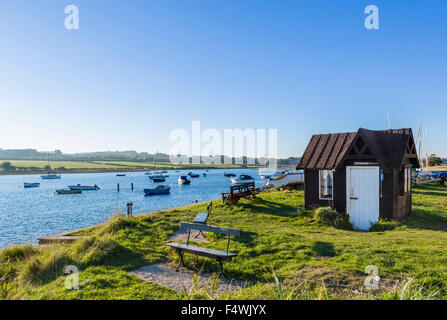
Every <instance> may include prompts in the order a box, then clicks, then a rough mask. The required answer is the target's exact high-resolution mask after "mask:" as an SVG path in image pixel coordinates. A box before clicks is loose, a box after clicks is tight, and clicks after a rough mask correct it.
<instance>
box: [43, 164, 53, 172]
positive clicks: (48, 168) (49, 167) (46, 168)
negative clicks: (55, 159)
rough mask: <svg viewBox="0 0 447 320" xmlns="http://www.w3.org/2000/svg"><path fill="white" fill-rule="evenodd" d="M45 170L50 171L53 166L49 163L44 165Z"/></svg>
mask: <svg viewBox="0 0 447 320" xmlns="http://www.w3.org/2000/svg"><path fill="white" fill-rule="evenodd" d="M43 170H44V171H50V170H51V166H50V165H49V164H47V165H46V166H45V167H43Z"/></svg>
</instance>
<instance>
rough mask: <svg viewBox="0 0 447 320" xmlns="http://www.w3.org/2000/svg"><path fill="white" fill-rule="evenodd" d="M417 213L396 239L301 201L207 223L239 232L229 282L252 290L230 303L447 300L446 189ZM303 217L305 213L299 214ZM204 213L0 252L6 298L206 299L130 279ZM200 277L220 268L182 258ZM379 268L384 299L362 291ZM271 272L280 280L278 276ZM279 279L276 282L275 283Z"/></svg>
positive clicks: (254, 206) (247, 206) (122, 221)
mask: <svg viewBox="0 0 447 320" xmlns="http://www.w3.org/2000/svg"><path fill="white" fill-rule="evenodd" d="M413 202H414V206H413V213H412V215H411V217H410V218H409V219H408V220H407V221H406V222H403V223H388V224H384V225H387V226H388V227H390V228H393V229H392V230H387V231H381V232H369V233H365V232H354V231H349V230H340V229H336V228H334V227H332V226H330V225H325V224H321V223H318V222H316V221H315V219H314V216H313V213H314V212H313V211H306V210H303V203H304V199H303V192H302V191H296V190H285V191H272V192H266V193H262V194H260V195H259V196H258V198H257V199H255V200H243V201H241V202H240V203H239V205H238V206H236V207H231V206H224V205H222V204H221V201H218V200H216V201H214V208H213V212H212V215H211V216H210V219H209V221H208V222H209V223H210V224H212V225H217V226H226V227H232V228H239V229H241V230H242V231H243V233H242V236H241V237H240V238H234V239H233V240H232V244H231V245H230V249H231V251H232V252H238V253H239V256H238V257H237V258H236V259H235V260H233V261H232V262H229V263H226V264H225V269H226V276H227V277H228V278H232V279H237V280H243V281H246V282H247V286H246V288H244V289H242V290H241V291H239V292H236V293H234V294H232V295H231V296H228V295H223V296H220V297H218V298H228V297H229V298H232V299H286V298H289V299H445V298H446V296H447V268H446V265H447V250H446V243H447V232H446V231H444V230H447V187H446V186H439V185H434V184H430V185H422V186H417V187H414V189H413ZM297 209H299V210H297ZM204 210H205V204H203V203H201V204H196V205H192V206H188V207H183V208H177V209H172V210H167V211H161V212H156V213H153V214H148V215H142V216H139V217H135V218H131V219H127V218H124V217H115V218H114V219H112V220H111V221H109V222H108V223H106V224H105V225H101V226H97V227H94V228H91V229H87V230H86V231H83V232H82V234H83V235H89V236H90V237H87V238H85V239H82V240H78V241H77V242H75V243H74V244H72V245H64V246H62V245H59V246H53V247H44V248H36V247H33V246H24V247H14V248H8V249H4V250H3V251H2V252H0V279H3V280H0V298H3V299H210V298H216V297H215V296H213V297H210V296H209V295H208V296H207V295H204V294H203V293H202V294H201V293H200V292H176V291H174V290H171V289H168V288H165V287H162V286H159V285H157V284H155V283H150V282H145V281H143V280H140V279H139V278H137V277H135V276H132V275H129V274H128V273H127V271H130V270H133V269H135V268H138V267H140V266H144V265H147V264H151V263H155V262H159V261H166V260H168V261H171V262H172V263H173V264H175V263H177V259H178V258H177V256H176V255H175V254H173V253H172V252H171V251H169V250H168V249H166V246H165V243H166V241H167V239H168V237H169V235H171V234H172V233H173V232H175V231H176V230H177V229H178V223H179V222H180V221H192V219H193V217H194V216H195V214H196V212H198V211H204ZM207 238H208V239H209V240H210V243H209V244H207V246H209V247H211V248H214V249H221V250H225V246H226V240H225V239H224V238H220V237H215V236H214V237H213V236H210V235H207ZM185 257H186V259H185V261H186V264H187V265H188V266H189V267H190V268H193V269H195V270H198V269H200V268H201V267H203V268H204V270H205V271H206V272H217V271H218V265H217V263H216V262H215V261H214V260H207V259H204V258H200V257H195V256H192V255H185ZM69 264H74V265H76V266H78V267H79V269H80V288H79V290H67V289H65V287H64V280H65V276H64V274H63V270H64V267H65V266H66V265H69ZM370 265H373V266H376V267H377V268H378V272H379V276H380V281H379V289H378V290H368V289H366V288H365V287H364V281H365V278H366V277H367V274H365V268H366V267H367V266H370ZM273 272H274V273H273ZM274 275H275V276H276V278H275V276H274Z"/></svg>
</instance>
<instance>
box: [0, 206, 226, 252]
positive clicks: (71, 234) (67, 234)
mask: <svg viewBox="0 0 447 320" xmlns="http://www.w3.org/2000/svg"><path fill="white" fill-rule="evenodd" d="M216 200H217V201H218V200H220V198H215V199H212V200H205V201H201V202H197V203H192V204H185V205H181V206H177V207H172V208H168V209H163V210H156V211H150V212H146V213H141V214H138V215H134V216H132V218H136V217H141V216H148V215H151V214H156V213H158V212H163V211H171V210H179V209H184V208H187V207H190V206H195V205H200V204H206V203H208V202H210V201H216ZM109 218H110V217H107V219H106V221H104V222H101V223H97V224H94V225H90V226H87V227H82V228H77V229H73V230H69V231H63V232H58V233H54V234H50V235H47V236H41V237H39V238H36V239H35V240H36V241H37V242H38V243H37V245H47V244H49V243H47V242H46V241H47V240H50V241H51V239H56V238H59V239H61V240H60V242H69V240H70V239H68V238H72V237H82V236H78V235H77V233H78V232H82V231H85V230H88V229H92V228H96V227H98V226H102V225H104V224H106V223H107V220H108V219H109ZM64 237H67V240H68V241H64V239H63V238H64ZM75 240H76V239H75ZM56 242H57V241H56ZM17 245H19V246H20V245H24V244H17ZM3 248H7V247H3ZM3 248H0V250H2V249H3Z"/></svg>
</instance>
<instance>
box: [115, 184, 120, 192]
mask: <svg viewBox="0 0 447 320" xmlns="http://www.w3.org/2000/svg"><path fill="white" fill-rule="evenodd" d="M116 191H117V192H120V184H119V183H117V184H116Z"/></svg>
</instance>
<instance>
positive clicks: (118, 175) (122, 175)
mask: <svg viewBox="0 0 447 320" xmlns="http://www.w3.org/2000/svg"><path fill="white" fill-rule="evenodd" d="M116 176H117V177H125V176H126V174H124V173H117V174H116Z"/></svg>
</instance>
